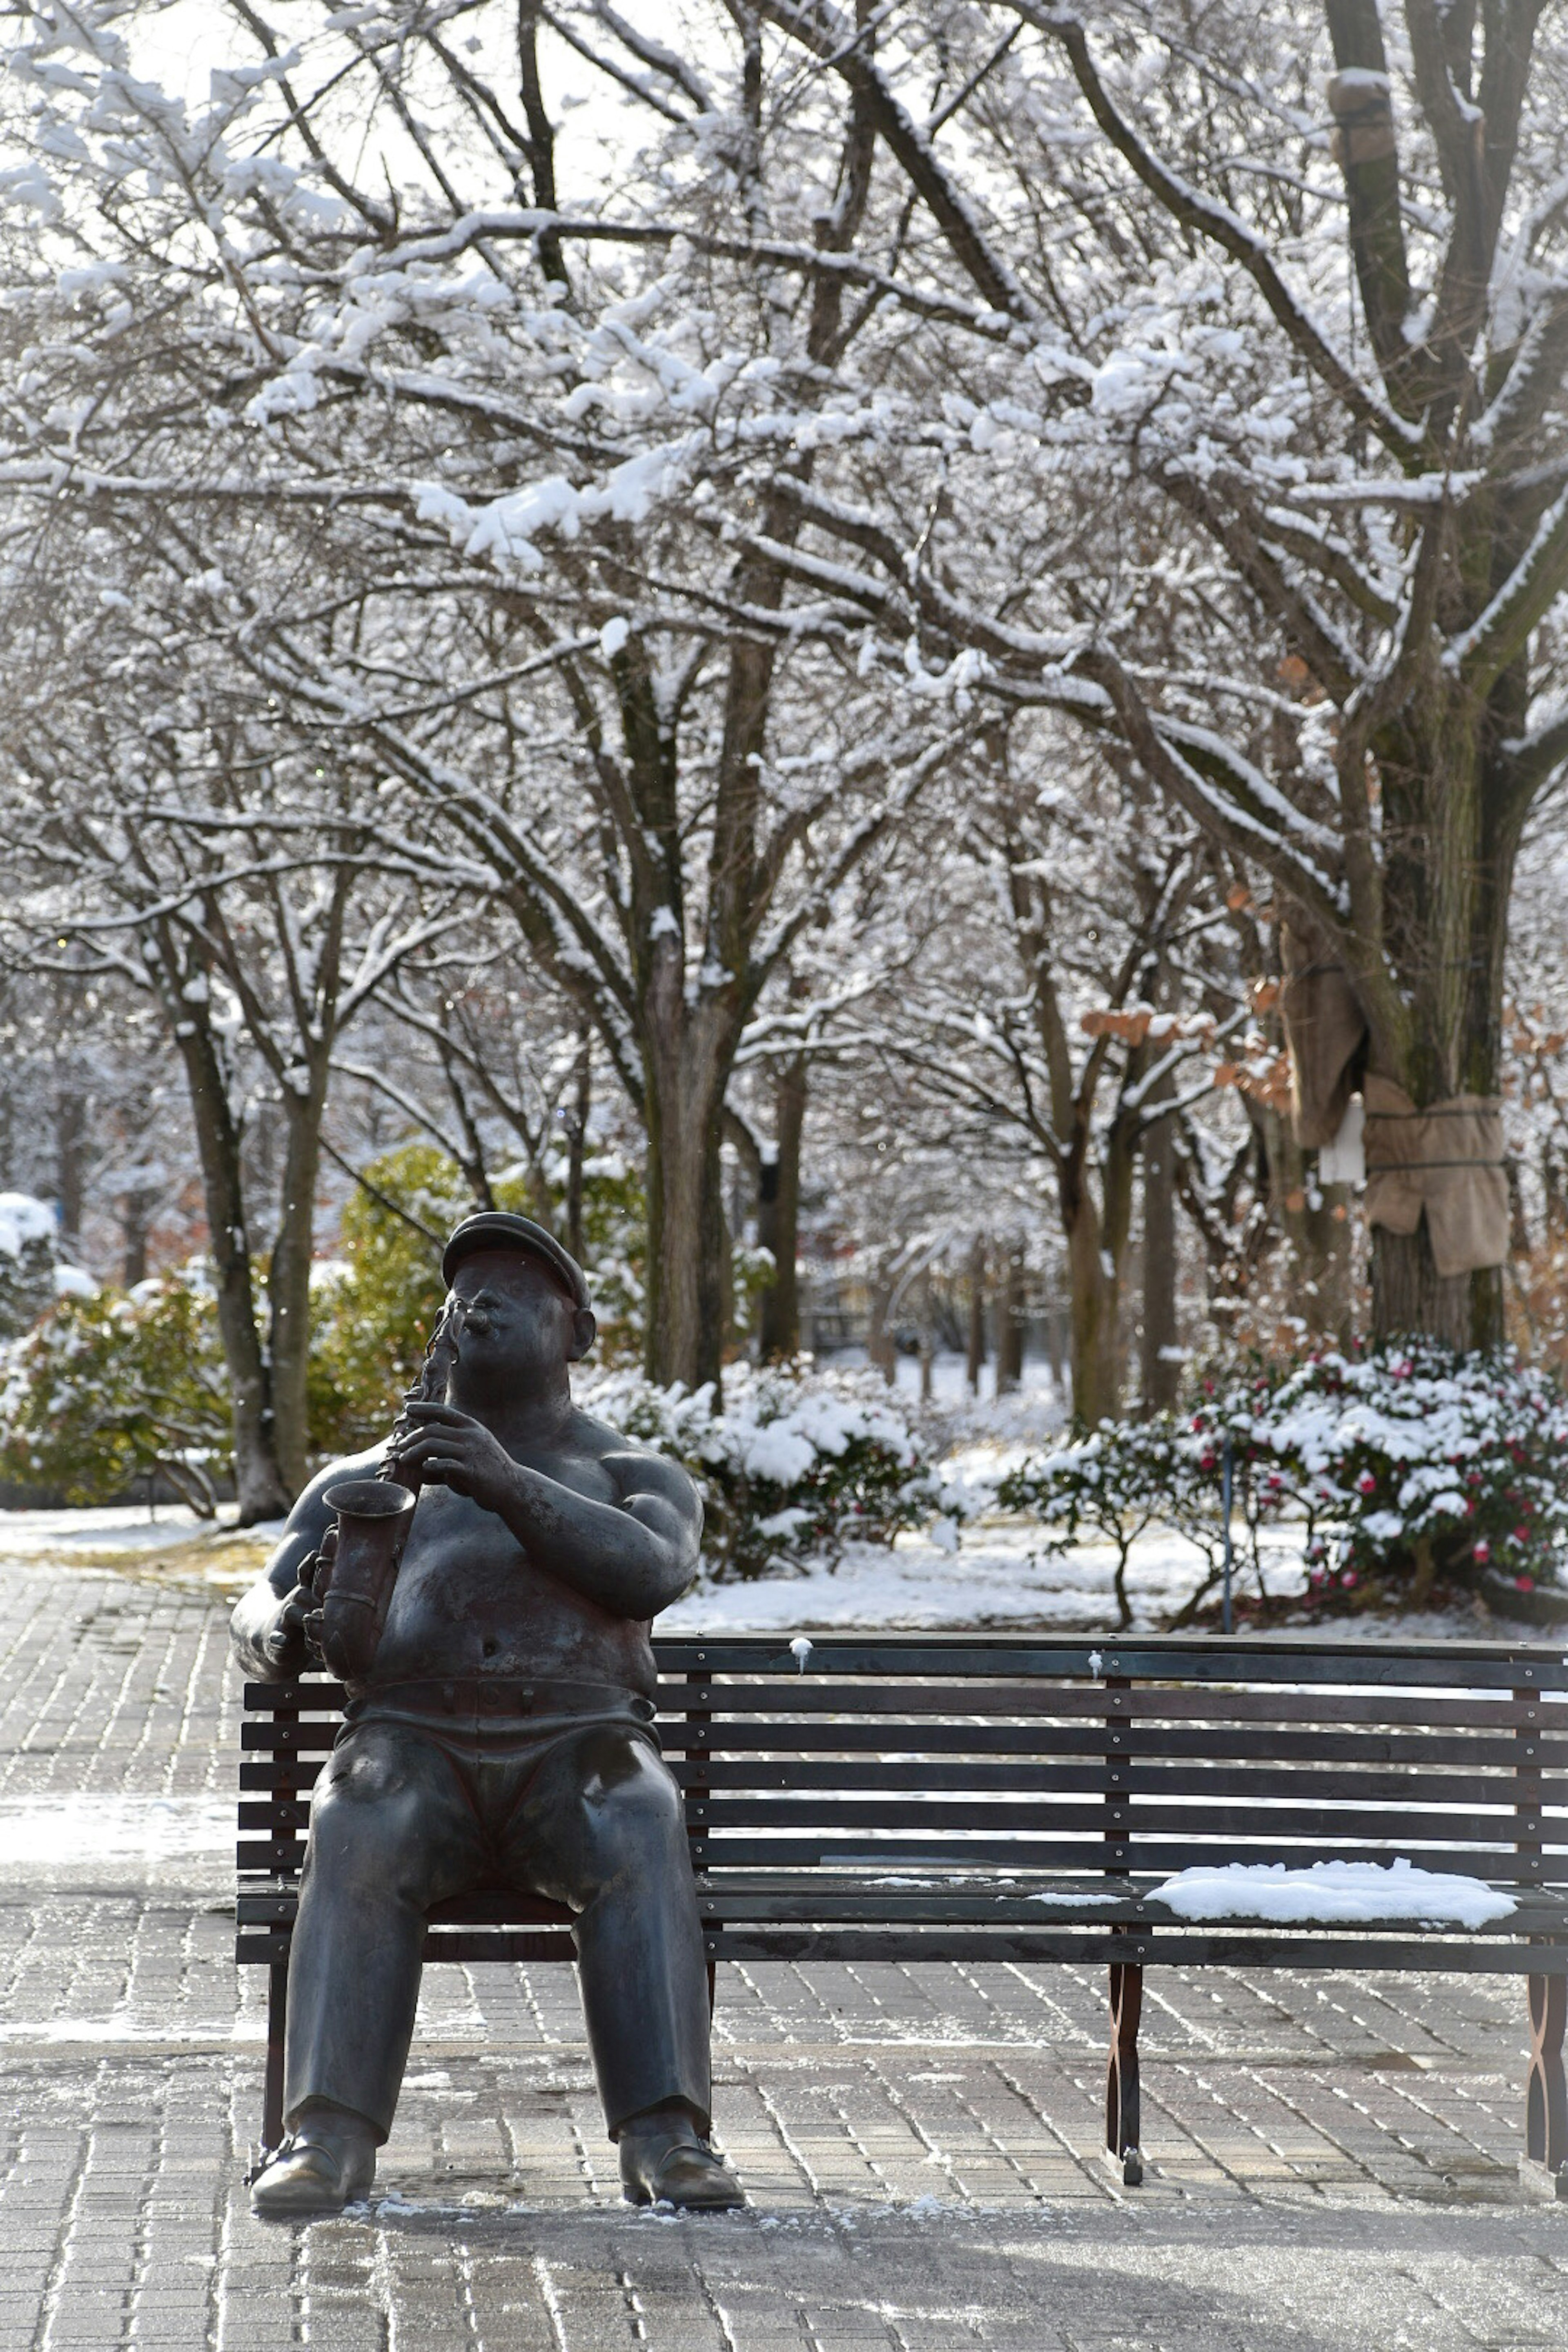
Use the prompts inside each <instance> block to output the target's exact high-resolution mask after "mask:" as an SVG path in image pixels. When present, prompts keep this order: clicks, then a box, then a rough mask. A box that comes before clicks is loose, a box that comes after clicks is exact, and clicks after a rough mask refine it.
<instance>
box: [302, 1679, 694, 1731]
mask: <svg viewBox="0 0 1568 2352" xmlns="http://www.w3.org/2000/svg"><path fill="white" fill-rule="evenodd" d="M348 1696H349V1704H348V1706H347V1708H346V1709H345V1710H344V1711H345V1713H346V1714H348V1715H349V1716H350V1717H353V1718H357V1717H361V1716H363V1715H364V1714H366V1713H378V1712H380V1710H381V1709H383V1708H385V1709H386V1711H387V1712H388V1713H389V1714H395V1715H400V1716H408V1715H422V1716H435V1717H437V1718H439V1717H475V1716H481V1717H489V1718H491V1719H492V1720H498V1721H500V1720H504V1721H508V1722H513V1723H516V1722H523V1721H526V1720H528V1719H530V1718H531V1717H538V1716H551V1717H560V1716H573V1715H582V1716H596V1717H604V1716H616V1717H621V1718H622V1719H623V1720H626V1721H629V1722H633V1723H651V1722H652V1720H653V1716H654V1704H653V1701H652V1699H650V1698H647V1697H645V1696H644V1695H643V1694H642V1692H640V1691H634V1690H628V1689H627V1688H626V1685H625V1684H624V1683H568V1682H549V1681H542V1680H539V1679H537V1678H536V1679H532V1680H530V1681H528V1682H514V1681H513V1680H512V1678H511V1676H510V1675H473V1676H468V1677H465V1676H463V1675H446V1676H443V1677H442V1678H441V1679H440V1680H436V1679H434V1678H432V1679H430V1680H428V1681H420V1682H400V1683H392V1682H388V1683H377V1682H371V1683H351V1684H350V1685H348Z"/></svg>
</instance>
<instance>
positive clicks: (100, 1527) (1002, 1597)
mask: <svg viewBox="0 0 1568 2352" xmlns="http://www.w3.org/2000/svg"><path fill="white" fill-rule="evenodd" d="M973 1459H974V1457H973V1456H969V1455H966V1454H964V1453H963V1452H962V1451H961V1452H960V1453H959V1454H956V1455H955V1456H953V1457H952V1459H951V1460H950V1462H949V1464H948V1465H946V1466H947V1467H948V1468H950V1469H951V1470H953V1471H954V1472H956V1473H957V1474H958V1475H963V1474H964V1473H965V1471H966V1469H968V1468H969V1466H970V1464H971V1463H972V1462H973ZM992 1459H993V1460H994V1454H993V1455H992ZM233 1518H234V1512H233V1507H232V1506H228V1507H226V1508H225V1509H224V1510H223V1511H222V1512H220V1514H219V1517H218V1521H217V1523H216V1526H215V1525H214V1523H213V1522H212V1521H211V1520H206V1521H203V1520H199V1519H198V1518H197V1517H195V1513H194V1512H192V1511H189V1510H186V1509H184V1508H182V1507H173V1506H171V1507H167V1508H165V1507H163V1505H160V1506H159V1508H158V1512H157V1516H156V1517H155V1518H154V1519H152V1520H149V1518H148V1516H147V1511H146V1507H145V1505H143V1504H135V1505H124V1506H116V1507H109V1508H103V1509H94V1510H74V1511H73V1510H61V1511H0V1560H4V1559H51V1558H52V1559H58V1560H60V1561H62V1562H70V1561H78V1562H79V1563H80V1564H81V1565H82V1566H83V1567H89V1566H90V1567H102V1566H105V1565H110V1564H112V1563H113V1562H114V1561H115V1560H116V1559H121V1560H123V1562H124V1564H125V1566H126V1568H127V1569H132V1568H134V1569H136V1570H142V1569H143V1568H145V1569H156V1570H157V1572H159V1573H164V1572H166V1571H165V1570H164V1568H163V1565H162V1563H163V1561H164V1560H167V1562H168V1564H169V1569H170V1570H173V1572H174V1573H177V1574H179V1575H180V1576H181V1577H189V1578H191V1579H192V1580H195V1581H197V1582H200V1583H204V1584H205V1585H206V1586H207V1587H208V1588H209V1589H213V1590H215V1591H218V1592H228V1591H234V1590H235V1589H237V1587H239V1586H241V1585H243V1584H245V1583H247V1581H248V1580H249V1579H250V1578H251V1577H252V1576H253V1575H254V1574H255V1573H256V1571H257V1569H258V1566H259V1564H260V1560H261V1558H262V1556H263V1554H264V1552H265V1551H266V1549H268V1548H269V1547H270V1545H272V1544H273V1543H275V1542H276V1541H277V1539H278V1537H279V1534H280V1533H281V1528H280V1526H277V1525H273V1526H266V1527H258V1528H243V1529H241V1528H235V1527H234V1525H233ZM1264 1557H1265V1562H1266V1567H1265V1574H1266V1576H1267V1578H1268V1585H1269V1589H1270V1591H1273V1592H1275V1593H1277V1594H1279V1595H1281V1596H1288V1595H1293V1594H1295V1593H1296V1592H1298V1591H1300V1589H1301V1571H1300V1561H1299V1555H1298V1547H1297V1544H1296V1541H1295V1538H1294V1536H1293V1533H1292V1530H1290V1529H1289V1528H1276V1529H1270V1530H1268V1531H1267V1533H1266V1535H1265V1538H1264ZM1115 1567H1116V1560H1115V1555H1114V1553H1113V1552H1112V1550H1111V1549H1110V1545H1108V1544H1079V1545H1075V1546H1073V1547H1072V1548H1071V1549H1068V1550H1066V1551H1063V1552H1057V1551H1053V1550H1051V1549H1048V1548H1047V1545H1046V1543H1045V1540H1044V1538H1043V1536H1042V1534H1041V1531H1040V1529H1039V1528H1037V1527H1035V1526H1033V1525H1031V1524H1029V1523H1028V1522H1026V1521H1023V1520H1019V1519H1008V1518H1003V1517H989V1518H985V1519H982V1520H980V1521H979V1522H977V1523H976V1524H974V1525H973V1526H970V1527H967V1528H962V1529H961V1530H959V1531H958V1533H957V1536H956V1539H955V1540H954V1539H953V1538H949V1540H948V1542H947V1544H946V1545H943V1544H940V1543H937V1542H933V1541H932V1540H931V1538H929V1537H926V1536H922V1535H912V1534H911V1535H903V1536H900V1538H898V1540H897V1541H896V1543H895V1544H894V1545H893V1547H892V1549H890V1550H888V1549H883V1548H882V1547H881V1546H879V1545H876V1544H854V1545H850V1546H849V1547H848V1548H847V1550H846V1552H845V1554H844V1557H843V1559H841V1560H840V1561H839V1563H838V1565H837V1568H829V1567H826V1566H825V1565H821V1564H817V1565H814V1566H812V1567H810V1568H808V1569H806V1570H804V1571H802V1572H798V1573H797V1572H784V1573H781V1574H778V1575H773V1576H763V1577H758V1578H755V1579H753V1580H748V1581H744V1582H733V1583H729V1582H727V1583H717V1584H716V1583H714V1582H713V1581H711V1580H710V1579H709V1578H708V1577H706V1576H704V1577H703V1578H702V1579H701V1580H700V1582H699V1583H698V1585H697V1586H696V1588H695V1589H694V1590H693V1591H691V1592H689V1593H688V1595H687V1597H686V1598H685V1600H684V1601H678V1602H677V1603H676V1605H675V1607H674V1608H673V1609H668V1610H667V1611H666V1612H665V1613H664V1615H663V1616H662V1617H661V1618H660V1619H659V1627H660V1630H661V1632H664V1633H790V1634H794V1633H798V1632H801V1631H803V1630H804V1631H805V1632H808V1633H833V1632H840V1633H854V1632H862V1631H864V1632H877V1631H880V1630H884V1629H885V1630H888V1631H900V1630H902V1631H905V1632H910V1631H920V1630H930V1631H933V1632H940V1631H942V1630H955V1629H963V1628H966V1627H973V1628H979V1627H983V1626H993V1627H999V1626H1013V1627H1018V1628H1022V1629H1027V1628H1028V1627H1030V1626H1036V1625H1038V1626H1042V1627H1048V1628H1051V1629H1052V1630H1054V1631H1057V1632H1060V1633H1073V1632H1077V1633H1102V1632H1109V1631H1111V1630H1113V1629H1114V1627H1115V1624H1116V1604H1115V1600H1114V1596H1113V1591H1112V1582H1113V1578H1114V1573H1115ZM1201 1572H1202V1560H1201V1558H1200V1555H1199V1554H1198V1552H1197V1551H1196V1549H1194V1546H1192V1545H1191V1544H1189V1543H1186V1542H1184V1540H1183V1538H1181V1537H1180V1536H1176V1535H1172V1534H1166V1533H1160V1532H1155V1533H1153V1534H1151V1535H1149V1536H1146V1537H1144V1538H1142V1540H1141V1541H1140V1542H1139V1543H1137V1544H1135V1545H1134V1547H1133V1550H1132V1557H1131V1568H1130V1570H1129V1574H1128V1593H1129V1598H1130V1599H1131V1603H1132V1611H1133V1622H1134V1625H1135V1626H1136V1628H1137V1629H1138V1630H1139V1631H1141V1632H1143V1633H1152V1632H1157V1631H1158V1630H1159V1629H1160V1628H1161V1627H1162V1626H1163V1625H1164V1624H1165V1623H1166V1622H1168V1621H1169V1619H1170V1617H1171V1615H1172V1613H1173V1611H1175V1610H1176V1609H1177V1608H1179V1607H1180V1605H1181V1603H1182V1602H1183V1601H1184V1600H1185V1599H1186V1598H1187V1596H1188V1594H1189V1593H1190V1592H1191V1591H1192V1590H1193V1588H1194V1585H1195V1584H1196V1582H1197V1580H1198V1578H1199V1575H1200V1574H1201ZM1244 1589H1245V1587H1244V1584H1243V1581H1242V1578H1241V1569H1240V1562H1239V1560H1238V1562H1237V1591H1242V1590H1244ZM1331 1630H1332V1631H1334V1632H1341V1633H1354V1634H1358V1635H1360V1634H1364V1635H1369V1636H1376V1635H1396V1636H1400V1637H1403V1638H1405V1639H1407V1640H1441V1639H1443V1638H1445V1637H1448V1638H1468V1639H1470V1640H1474V1639H1476V1638H1477V1637H1478V1635H1482V1634H1485V1633H1488V1632H1489V1631H1490V1630H1492V1629H1490V1628H1489V1627H1487V1626H1485V1625H1483V1624H1481V1623H1479V1622H1477V1620H1476V1618H1475V1616H1474V1615H1473V1614H1472V1613H1471V1612H1468V1611H1464V1610H1426V1611H1423V1612H1420V1614H1419V1615H1418V1616H1413V1615H1408V1614H1406V1615H1404V1616H1398V1617H1384V1616H1382V1615H1377V1614H1373V1613H1370V1612H1369V1613H1366V1614H1362V1615H1358V1616H1356V1617H1355V1618H1354V1619H1352V1620H1350V1621H1349V1622H1341V1621H1336V1622H1335V1624H1334V1626H1333V1627H1332V1629H1331Z"/></svg>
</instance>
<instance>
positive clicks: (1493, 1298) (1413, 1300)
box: [1372, 1218, 1502, 1351]
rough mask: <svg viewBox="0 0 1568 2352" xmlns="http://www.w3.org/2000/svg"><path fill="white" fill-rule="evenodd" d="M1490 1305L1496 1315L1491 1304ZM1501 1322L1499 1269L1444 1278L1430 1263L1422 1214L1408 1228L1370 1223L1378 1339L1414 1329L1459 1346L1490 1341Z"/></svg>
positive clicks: (1492, 1342) (1426, 1336) (1401, 1336)
mask: <svg viewBox="0 0 1568 2352" xmlns="http://www.w3.org/2000/svg"><path fill="white" fill-rule="evenodd" d="M1494 1306H1495V1310H1496V1311H1495V1318H1494V1313H1493V1308H1494ZM1501 1322H1502V1276H1501V1272H1500V1269H1498V1268H1488V1269H1487V1270H1486V1271H1485V1272H1483V1273H1481V1274H1456V1275H1450V1276H1447V1278H1445V1277H1444V1276H1442V1275H1440V1274H1439V1273H1438V1271H1437V1269H1436V1266H1435V1265H1434V1264H1433V1263H1432V1244H1431V1241H1430V1239H1429V1237H1428V1235H1427V1232H1426V1219H1425V1218H1423V1219H1422V1221H1421V1223H1419V1224H1418V1225H1417V1226H1416V1228H1415V1232H1414V1233H1413V1234H1394V1233H1390V1232H1389V1230H1388V1228H1387V1226H1386V1225H1373V1229H1372V1328H1373V1338H1374V1339H1379V1340H1389V1339H1405V1338H1407V1337H1409V1336H1412V1335H1415V1334H1418V1335H1419V1336H1420V1337H1421V1338H1423V1339H1441V1340H1442V1341H1443V1342H1444V1343H1445V1344H1446V1345H1447V1346H1448V1347H1450V1348H1455V1349H1459V1350H1460V1351H1463V1350H1465V1349H1470V1348H1475V1347H1488V1346H1492V1345H1495V1344H1496V1342H1495V1339H1494V1338H1493V1329H1494V1323H1495V1328H1496V1329H1498V1330H1499V1331H1500V1328H1501Z"/></svg>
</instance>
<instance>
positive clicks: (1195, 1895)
mask: <svg viewBox="0 0 1568 2352" xmlns="http://www.w3.org/2000/svg"><path fill="white" fill-rule="evenodd" d="M1149 1892H1150V1895H1151V1896H1152V1898H1153V1899H1154V1900H1155V1901H1157V1902H1161V1903H1165V1904H1168V1905H1169V1906H1170V1907H1171V1909H1172V1910H1173V1912H1174V1913H1175V1915H1176V1916H1177V1918H1178V1919H1243V1918H1246V1919H1282V1920H1291V1921H1308V1920H1310V1921H1312V1922H1313V1923H1314V1924H1315V1923H1317V1922H1320V1921H1329V1920H1354V1921H1357V1922H1373V1921H1377V1920H1382V1919H1431V1920H1434V1921H1438V1922H1441V1923H1442V1924H1443V1925H1445V1926H1452V1927H1486V1926H1487V1925H1488V1924H1489V1922H1490V1921H1491V1920H1494V1919H1506V1918H1507V1916H1508V1915H1509V1913H1510V1911H1512V1910H1513V1908H1514V1907H1515V1906H1514V1898H1513V1896H1512V1895H1505V1894H1503V1893H1502V1892H1501V1891H1500V1889H1499V1888H1497V1887H1495V1886H1488V1885H1486V1884H1485V1883H1484V1881H1483V1880H1481V1879H1479V1878H1461V1877H1458V1876H1457V1875H1454V1874H1449V1873H1447V1872H1445V1871H1433V1870H1417V1869H1415V1867H1414V1866H1413V1865H1412V1864H1410V1863H1408V1862H1405V1861H1403V1860H1401V1861H1396V1862H1394V1864H1391V1865H1390V1866H1389V1867H1388V1868H1387V1869H1384V1866H1383V1864H1381V1863H1375V1862H1315V1863H1313V1864H1311V1866H1310V1869H1307V1870H1291V1869H1288V1868H1287V1866H1286V1865H1285V1864H1284V1863H1282V1862H1231V1863H1226V1864H1225V1865H1224V1867H1223V1868H1221V1869H1194V1870H1183V1871H1178V1872H1177V1874H1176V1875H1175V1877H1174V1878H1168V1879H1166V1880H1165V1882H1164V1884H1163V1885H1160V1886H1152V1887H1151V1888H1150V1890H1149Z"/></svg>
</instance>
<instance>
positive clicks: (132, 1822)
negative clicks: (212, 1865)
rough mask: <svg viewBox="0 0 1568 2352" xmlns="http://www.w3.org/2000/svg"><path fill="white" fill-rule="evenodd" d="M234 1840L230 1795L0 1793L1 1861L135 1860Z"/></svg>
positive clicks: (29, 1864)
mask: <svg viewBox="0 0 1568 2352" xmlns="http://www.w3.org/2000/svg"><path fill="white" fill-rule="evenodd" d="M233 1845H234V1801H233V1799H232V1798H230V1797H116V1796H100V1795H97V1794H83V1795H79V1796H68V1797H47V1796H38V1797H19V1798H6V1799H5V1800H3V1801H0V1869H5V1870H27V1869H35V1868H38V1867H40V1866H42V1867H47V1868H50V1869H55V1868H59V1869H66V1868H73V1867H78V1866H79V1865H81V1864H93V1865H103V1864H110V1865H112V1866H114V1867H116V1868H125V1869H128V1870H135V1869H136V1868H137V1867H138V1866H140V1865H146V1864H158V1863H164V1862H176V1861H179V1860H181V1859H182V1858H184V1856H186V1855H188V1854H192V1853H229V1852H231V1851H232V1849H233Z"/></svg>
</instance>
